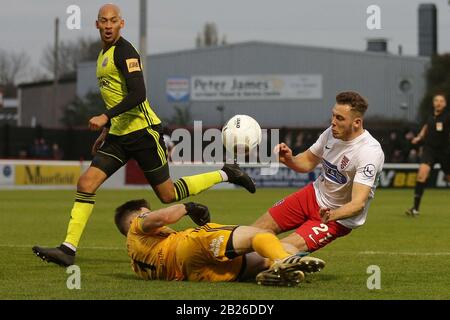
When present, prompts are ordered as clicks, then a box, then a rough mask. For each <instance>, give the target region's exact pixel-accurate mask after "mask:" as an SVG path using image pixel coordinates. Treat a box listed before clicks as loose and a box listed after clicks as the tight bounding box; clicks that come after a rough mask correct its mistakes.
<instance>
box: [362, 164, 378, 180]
mask: <svg viewBox="0 0 450 320" xmlns="http://www.w3.org/2000/svg"><path fill="white" fill-rule="evenodd" d="M376 172H377V171H376V170H375V166H374V165H373V164H367V165H366V166H365V167H364V169H363V173H364V175H365V176H366V177H368V178H373V177H374V176H375V174H376Z"/></svg>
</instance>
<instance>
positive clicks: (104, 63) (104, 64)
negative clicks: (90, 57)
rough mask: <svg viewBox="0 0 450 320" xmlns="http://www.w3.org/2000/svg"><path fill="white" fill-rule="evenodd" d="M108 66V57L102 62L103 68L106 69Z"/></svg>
mask: <svg viewBox="0 0 450 320" xmlns="http://www.w3.org/2000/svg"><path fill="white" fill-rule="evenodd" d="M107 65H108V57H105V59H103V62H102V67H103V68H104V67H106V66H107Z"/></svg>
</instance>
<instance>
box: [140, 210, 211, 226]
mask: <svg viewBox="0 0 450 320" xmlns="http://www.w3.org/2000/svg"><path fill="white" fill-rule="evenodd" d="M185 215H189V217H191V219H192V220H193V221H194V222H195V223H197V224H198V225H203V224H205V223H208V222H209V221H210V214H209V210H208V207H206V206H204V205H201V204H198V203H194V202H188V203H186V204H176V205H173V206H170V207H167V208H163V209H159V210H156V211H152V212H151V213H149V214H147V215H146V217H145V219H144V221H143V222H142V225H141V227H142V231H144V232H147V233H149V232H151V231H153V230H156V229H158V228H161V227H163V226H167V225H170V224H174V223H177V222H178V221H179V220H180V219H181V218H183V217H184V216H185Z"/></svg>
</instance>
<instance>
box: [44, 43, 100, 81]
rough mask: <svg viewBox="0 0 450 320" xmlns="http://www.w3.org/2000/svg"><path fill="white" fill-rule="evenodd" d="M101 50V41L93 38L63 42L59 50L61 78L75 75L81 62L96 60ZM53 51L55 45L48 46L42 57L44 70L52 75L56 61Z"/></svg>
mask: <svg viewBox="0 0 450 320" xmlns="http://www.w3.org/2000/svg"><path fill="white" fill-rule="evenodd" d="M100 49H101V42H100V40H93V39H91V38H81V39H78V40H75V41H61V42H60V43H59V50H58V71H59V75H60V77H67V76H72V75H74V74H75V73H76V70H77V64H78V63H79V62H82V61H90V60H96V59H97V56H98V53H99V51H100ZM53 50H54V47H53V45H48V46H47V47H46V48H45V50H44V54H43V56H42V64H43V66H44V68H45V69H46V71H47V72H48V73H50V74H52V75H53V71H54V61H55V58H54V53H53Z"/></svg>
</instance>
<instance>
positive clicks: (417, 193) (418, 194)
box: [414, 181, 426, 211]
mask: <svg viewBox="0 0 450 320" xmlns="http://www.w3.org/2000/svg"><path fill="white" fill-rule="evenodd" d="M425 184H426V183H425V182H419V181H417V182H416V188H415V189H414V210H417V211H419V207H420V200H422V195H423V191H424V190H425Z"/></svg>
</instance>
